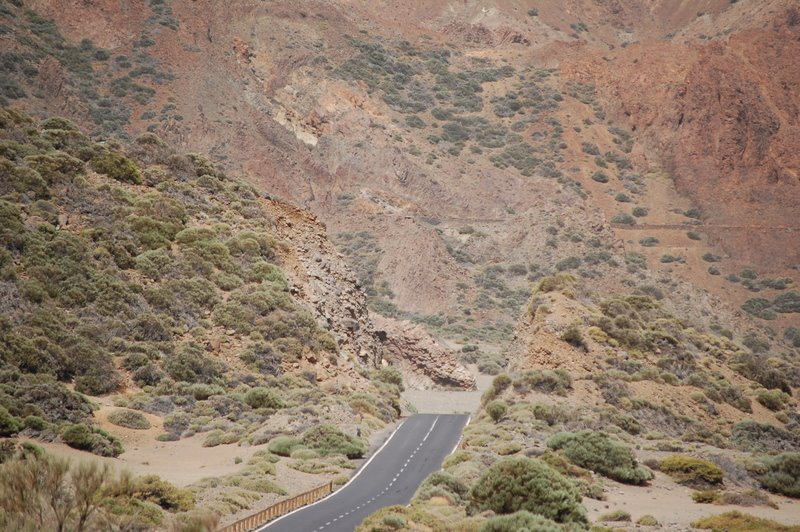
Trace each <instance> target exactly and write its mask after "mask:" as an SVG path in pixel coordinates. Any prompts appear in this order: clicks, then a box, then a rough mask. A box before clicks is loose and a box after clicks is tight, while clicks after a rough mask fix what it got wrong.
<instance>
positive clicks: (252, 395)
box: [244, 386, 283, 409]
mask: <svg viewBox="0 0 800 532" xmlns="http://www.w3.org/2000/svg"><path fill="white" fill-rule="evenodd" d="M244 402H245V403H246V404H248V405H249V406H250V407H251V408H273V409H278V408H283V400H282V399H281V398H280V396H279V395H278V394H276V393H275V392H274V391H272V390H270V389H269V388H264V387H260V386H259V387H256V388H252V389H250V390H248V391H247V393H246V394H245V395H244Z"/></svg>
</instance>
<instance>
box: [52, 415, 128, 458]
mask: <svg viewBox="0 0 800 532" xmlns="http://www.w3.org/2000/svg"><path fill="white" fill-rule="evenodd" d="M61 439H62V440H64V443H66V444H67V445H69V446H70V447H73V448H75V449H80V450H82V451H89V452H91V453H94V454H98V455H100V456H119V455H120V454H122V452H123V448H122V443H121V442H120V441H119V440H118V439H117V438H115V437H114V436H112V435H111V434H109V433H107V432H106V431H104V430H101V429H97V428H94V429H93V428H90V427H87V426H86V425H84V424H83V423H76V424H74V425H70V426H68V427H67V428H66V429H65V430H64V432H62V433H61Z"/></svg>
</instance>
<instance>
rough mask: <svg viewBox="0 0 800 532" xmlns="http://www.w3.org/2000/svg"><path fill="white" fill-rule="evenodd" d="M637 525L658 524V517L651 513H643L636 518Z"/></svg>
mask: <svg viewBox="0 0 800 532" xmlns="http://www.w3.org/2000/svg"><path fill="white" fill-rule="evenodd" d="M636 524H637V525H641V526H658V524H659V523H658V519H656V518H655V517H653V516H652V515H649V514H648V515H643V516H641V517H640V518H639V519H637V520H636Z"/></svg>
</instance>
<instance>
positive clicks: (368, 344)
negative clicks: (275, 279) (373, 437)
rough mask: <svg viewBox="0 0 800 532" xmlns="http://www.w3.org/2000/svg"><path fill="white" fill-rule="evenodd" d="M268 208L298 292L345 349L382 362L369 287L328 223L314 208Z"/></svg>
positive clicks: (365, 359) (363, 358)
mask: <svg viewBox="0 0 800 532" xmlns="http://www.w3.org/2000/svg"><path fill="white" fill-rule="evenodd" d="M266 204H267V209H268V211H269V213H270V214H271V216H272V217H273V219H274V223H275V229H276V232H277V233H278V235H280V237H281V238H283V239H284V240H286V241H287V242H291V243H292V245H291V246H282V247H281V250H280V253H281V254H282V259H283V265H284V268H285V270H286V274H287V276H288V277H289V282H290V283H291V291H292V293H293V294H294V295H295V296H296V297H298V298H299V299H301V300H302V301H305V302H306V303H307V304H308V306H309V307H310V308H311V309H312V311H313V313H314V314H315V316H316V318H317V319H318V320H319V321H321V322H324V324H325V326H326V327H327V328H329V329H330V330H331V331H332V332H333V333H334V334H335V335H336V339H337V341H338V342H339V344H340V347H341V348H342V352H343V354H349V355H351V356H352V357H357V358H358V360H360V361H361V362H362V363H364V364H367V365H370V366H372V367H377V366H378V365H379V364H380V362H381V346H380V342H379V340H378V338H377V336H376V334H375V330H374V326H373V324H372V321H371V320H370V317H369V311H368V310H367V302H366V298H365V296H364V292H363V291H362V290H361V289H360V288H359V287H358V284H357V282H356V279H355V277H354V276H353V273H352V271H351V270H350V269H349V268H348V267H347V266H346V265H345V264H344V262H343V261H342V260H341V259H340V258H339V256H338V253H337V252H336V250H335V249H334V248H333V245H332V244H331V243H330V241H329V240H328V239H327V237H326V235H325V226H324V225H323V224H322V223H321V222H319V220H317V218H316V217H315V216H314V215H313V214H311V213H310V212H308V211H305V210H303V209H300V208H297V207H294V206H292V205H289V204H287V203H283V202H281V201H277V200H268V201H267V203H266Z"/></svg>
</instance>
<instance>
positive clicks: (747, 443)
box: [731, 420, 800, 453]
mask: <svg viewBox="0 0 800 532" xmlns="http://www.w3.org/2000/svg"><path fill="white" fill-rule="evenodd" d="M731 441H732V442H733V445H734V446H735V447H737V448H738V449H741V450H743V451H749V452H759V453H764V452H770V451H778V452H780V451H798V450H800V438H798V437H797V436H796V435H794V434H792V433H791V432H789V431H787V430H785V429H782V428H779V427H774V426H772V425H767V424H762V423H757V422H755V421H751V420H747V421H742V422H740V423H737V424H736V425H734V426H733V430H731Z"/></svg>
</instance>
